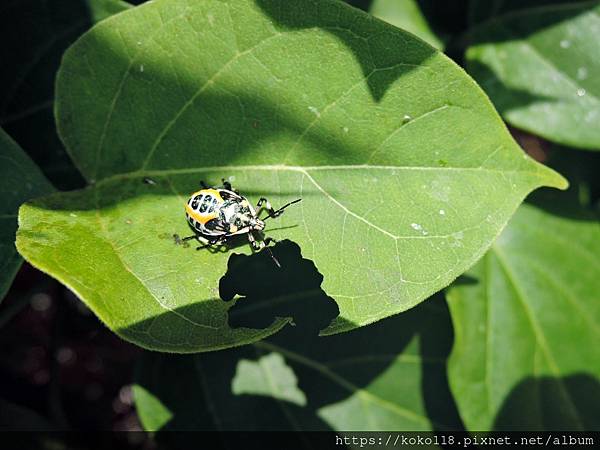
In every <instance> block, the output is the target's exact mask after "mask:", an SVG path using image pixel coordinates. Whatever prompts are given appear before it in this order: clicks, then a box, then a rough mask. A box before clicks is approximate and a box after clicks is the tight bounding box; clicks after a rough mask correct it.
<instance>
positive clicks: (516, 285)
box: [492, 245, 585, 430]
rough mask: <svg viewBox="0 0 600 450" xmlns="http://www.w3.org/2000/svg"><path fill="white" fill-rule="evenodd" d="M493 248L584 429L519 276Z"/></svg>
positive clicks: (493, 246)
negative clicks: (518, 278)
mask: <svg viewBox="0 0 600 450" xmlns="http://www.w3.org/2000/svg"><path fill="white" fill-rule="evenodd" d="M492 250H493V252H494V254H495V255H496V257H497V259H498V262H499V263H500V264H499V265H500V268H501V269H502V271H503V272H504V274H505V276H506V279H507V280H508V282H509V284H510V285H511V286H512V288H513V290H514V292H515V294H516V298H517V299H518V300H519V303H520V305H521V307H522V308H523V311H524V312H525V316H526V317H527V319H528V321H529V323H530V325H531V329H532V330H533V333H534V336H535V338H536V343H537V344H538V345H537V346H536V347H539V348H540V349H541V350H542V352H543V354H544V356H545V359H546V362H547V363H548V366H549V367H550V370H551V371H552V373H553V374H554V376H555V377H556V380H557V383H558V386H559V387H560V391H561V392H562V394H563V398H564V399H565V400H566V404H567V405H568V408H569V409H570V413H571V416H572V417H573V419H574V420H575V422H576V423H577V425H578V427H579V429H580V430H584V429H585V428H584V425H583V421H582V420H581V416H580V414H579V411H578V409H577V407H576V406H575V403H574V401H573V398H572V396H571V393H570V392H569V390H568V389H567V387H566V386H565V384H564V381H563V380H562V378H561V371H560V369H559V367H558V365H557V363H556V360H555V359H554V356H553V354H552V352H551V351H550V348H549V346H548V342H547V341H546V337H545V335H544V333H543V331H542V328H541V327H540V326H539V324H538V322H537V320H536V319H535V315H534V314H533V311H531V308H530V306H529V304H528V303H527V300H526V296H525V294H524V293H523V291H522V289H521V286H520V285H519V283H518V282H517V277H516V276H515V274H514V272H513V270H512V269H511V267H510V264H509V263H508V260H507V258H506V256H505V255H504V253H503V251H502V250H500V248H499V247H498V245H492Z"/></svg>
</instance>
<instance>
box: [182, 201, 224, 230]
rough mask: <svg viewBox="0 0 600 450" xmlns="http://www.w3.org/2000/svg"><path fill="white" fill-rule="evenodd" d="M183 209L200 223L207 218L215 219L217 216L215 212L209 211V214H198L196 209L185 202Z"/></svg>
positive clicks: (206, 220)
mask: <svg viewBox="0 0 600 450" xmlns="http://www.w3.org/2000/svg"><path fill="white" fill-rule="evenodd" d="M185 210H186V212H187V213H188V214H189V215H190V217H191V218H192V219H194V220H196V222H200V223H201V224H202V225H204V224H205V223H206V222H208V221H209V220H212V219H216V218H217V214H215V213H211V214H200V213H199V212H198V211H195V210H194V209H193V208H192V207H191V206H190V205H188V204H187V203H186V204H185Z"/></svg>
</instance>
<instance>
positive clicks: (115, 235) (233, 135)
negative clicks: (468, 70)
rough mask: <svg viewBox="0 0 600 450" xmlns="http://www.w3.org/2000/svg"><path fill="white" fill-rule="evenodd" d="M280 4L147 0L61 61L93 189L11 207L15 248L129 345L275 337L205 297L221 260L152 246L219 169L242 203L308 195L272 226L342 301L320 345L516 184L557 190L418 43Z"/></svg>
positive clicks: (393, 309) (463, 237)
mask: <svg viewBox="0 0 600 450" xmlns="http://www.w3.org/2000/svg"><path fill="white" fill-rule="evenodd" d="M280 5H281V3H279V2H277V1H263V0H261V1H252V0H244V1H236V2H222V1H204V2H197V1H184V0H162V1H156V2H152V3H150V4H145V5H142V6H140V7H137V8H134V9H132V10H130V11H126V12H124V13H122V14H119V15H118V16H114V17H112V18H109V19H106V20H105V21H104V22H102V23H100V24H99V25H98V26H96V27H95V28H94V29H93V30H92V31H91V32H89V33H87V34H86V35H85V36H84V37H82V38H81V39H80V40H79V41H78V42H77V43H76V44H75V45H74V46H73V47H71V48H70V49H69V51H68V52H67V53H66V55H65V58H64V62H63V65H62V68H61V70H60V73H59V76H58V84H57V92H58V102H57V107H56V111H57V118H58V125H59V129H60V133H61V136H62V138H63V140H64V142H65V143H66V144H67V147H68V149H69V151H70V153H71V155H72V157H73V159H74V161H75V162H76V163H77V165H78V166H79V168H80V169H81V171H82V172H83V173H84V174H85V176H86V177H87V178H88V179H89V180H90V181H93V182H94V184H93V185H92V186H91V187H90V188H88V189H86V190H83V191H80V192H75V193H69V194H59V195H56V196H52V197H49V198H46V199H43V200H41V201H37V202H34V203H31V204H28V205H26V206H24V207H23V209H22V210H21V231H20V233H19V239H18V246H19V249H20V251H21V253H22V254H23V255H24V256H25V257H26V258H27V259H28V260H29V261H30V262H31V263H32V264H34V265H35V266H37V267H39V268H40V269H42V270H43V271H45V272H47V273H49V274H51V275H53V276H55V277H57V278H58V279H60V280H61V281H62V282H63V283H65V284H67V285H68V286H70V287H71V288H72V289H73V290H74V291H75V292H77V293H78V294H79V295H80V297H81V298H82V299H83V300H84V301H85V302H86V303H87V304H88V305H89V306H90V307H91V308H92V309H93V310H94V311H95V312H96V313H97V314H98V315H99V316H100V317H101V318H102V319H103V320H104V321H105V322H106V323H107V325H108V326H109V327H111V328H112V329H114V330H117V332H119V333H120V334H121V335H122V336H123V337H125V338H126V339H129V340H131V341H133V342H136V343H138V344H139V345H142V346H145V347H149V348H153V349H159V350H170V351H198V350H209V349H215V348H222V347H225V346H231V345H235V344H240V343H243V342H248V341H250V340H253V339H258V338H259V337H261V336H264V335H265V334H267V333H271V332H273V331H275V329H277V328H278V327H280V326H283V322H281V321H280V322H277V323H276V324H274V325H273V327H274V328H271V329H270V330H266V331H264V332H262V333H258V332H253V333H250V332H249V331H248V330H236V331H235V332H233V331H232V330H231V329H230V328H229V327H228V326H227V324H226V322H227V320H226V318H227V309H228V305H227V304H225V303H224V302H222V301H220V300H219V299H218V298H217V297H218V296H217V291H216V288H217V286H218V280H219V278H220V277H221V276H222V275H223V274H224V273H225V271H226V265H227V259H228V257H229V254H228V253H223V252H221V253H219V252H217V253H216V254H215V253H211V252H208V251H206V252H195V251H193V250H191V249H185V248H177V247H175V246H174V245H173V242H172V240H170V239H168V238H167V239H160V237H164V236H167V237H168V236H171V235H172V234H173V233H178V234H181V235H184V234H188V233H189V229H188V226H187V224H186V222H185V219H184V215H183V203H184V202H185V200H186V197H187V195H188V194H189V193H190V192H192V191H194V190H195V189H197V187H198V182H199V180H201V179H204V180H205V181H207V182H209V183H210V182H213V183H215V182H218V180H220V179H221V177H229V178H230V180H232V182H233V183H234V184H235V185H236V186H237V187H238V188H239V189H240V190H241V192H242V193H244V194H247V195H248V196H249V198H250V200H251V201H253V202H256V201H257V199H258V198H259V196H262V195H264V196H267V197H269V198H270V199H271V201H272V202H273V203H274V204H275V205H281V204H283V203H284V202H287V201H290V200H292V199H296V198H299V197H300V198H302V199H303V201H302V203H300V204H299V205H294V206H293V207H291V208H289V209H288V210H287V211H286V214H285V215H284V216H283V217H282V218H281V219H278V220H276V221H272V222H270V227H271V229H270V230H269V231H268V234H269V235H271V236H272V237H275V238H285V237H287V238H289V239H291V240H293V241H295V242H297V243H298V244H300V245H301V246H302V249H303V252H304V256H305V257H308V258H311V259H313V260H314V262H315V263H316V265H317V268H318V270H319V271H320V272H321V273H322V274H323V276H324V281H323V288H324V289H325V290H326V291H327V293H328V294H329V295H331V296H332V297H334V298H335V300H336V301H337V303H338V304H339V307H340V317H339V318H338V319H337V320H335V321H334V322H333V323H332V324H331V325H330V326H329V327H328V328H327V329H326V330H325V331H324V333H325V334H331V333H336V332H341V331H346V330H349V329H352V328H355V327H357V326H361V325H366V324H368V323H371V322H374V321H376V320H379V319H382V318H384V317H387V316H390V315H392V314H396V313H399V312H402V311H405V310H407V309H409V308H411V307H412V306H414V305H416V304H417V303H419V302H420V301H422V300H424V299H425V298H427V297H428V296H430V295H431V294H432V293H434V292H436V291H438V290H439V289H441V288H442V287H444V286H446V285H447V284H449V283H450V282H451V281H452V280H453V279H454V278H456V277H457V276H458V275H459V274H461V273H462V272H463V271H465V270H466V269H467V268H468V267H470V266H471V265H472V264H473V263H474V262H475V261H476V260H477V259H478V258H479V257H480V256H481V255H482V254H483V253H484V252H485V249H486V248H487V247H488V246H489V245H490V243H491V241H492V240H493V239H494V238H495V237H496V236H497V235H498V233H499V232H500V230H501V229H502V227H503V226H504V224H505V223H506V221H507V220H508V218H509V217H510V215H511V214H512V213H513V211H514V210H515V209H516V208H517V206H518V204H519V203H520V202H521V200H522V199H523V197H524V196H525V195H527V193H528V192H530V191H531V190H532V189H535V188H536V187H538V186H540V185H549V186H557V187H563V186H564V184H565V181H564V180H563V179H562V178H561V177H560V176H559V175H557V174H556V173H554V172H552V171H551V170H549V169H547V168H545V167H543V166H541V165H539V164H537V163H535V162H534V161H533V160H531V159H530V158H528V157H527V156H526V155H525V154H523V152H522V151H521V150H520V149H519V147H518V146H517V145H516V144H515V142H514V141H513V140H512V138H511V137H510V135H509V134H508V133H507V131H506V129H505V127H504V125H503V124H502V122H501V120H500V119H499V117H498V116H497V114H496V112H495V111H494V110H493V108H492V106H491V104H490V103H489V102H488V100H487V99H486V98H485V96H484V95H483V93H482V92H481V91H480V90H479V89H478V87H477V86H476V85H475V84H474V83H473V82H472V80H471V79H470V78H468V77H467V76H466V75H465V73H464V72H463V71H462V70H461V69H460V68H459V67H458V66H456V65H455V64H454V63H452V62H451V61H450V60H449V59H448V58H446V57H445V56H444V55H443V54H441V53H439V52H436V51H435V50H434V49H433V48H431V47H430V46H429V45H427V44H425V43H423V42H422V41H420V40H417V39H415V38H413V37H412V36H411V35H408V34H406V33H405V32H402V31H401V30H398V29H397V28H394V27H392V26H390V25H388V24H386V23H384V22H381V21H379V20H376V19H373V18H372V17H371V16H369V15H368V14H365V13H362V12H360V11H358V10H356V9H354V8H351V7H349V6H347V5H345V4H343V3H341V2H336V1H329V0H322V1H318V2H312V1H308V0H299V1H294V2H291V3H289V4H288V3H286V7H285V8H280ZM145 177H152V179H153V180H154V182H153V183H150V184H146V183H144V182H143V180H144V179H145ZM238 249H239V250H240V251H243V252H248V251H249V249H248V247H247V246H244V245H242V246H241V247H238Z"/></svg>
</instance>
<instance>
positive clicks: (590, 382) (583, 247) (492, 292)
mask: <svg viewBox="0 0 600 450" xmlns="http://www.w3.org/2000/svg"><path fill="white" fill-rule="evenodd" d="M562 214H563V215H559V214H556V212H555V214H552V213H551V212H548V211H546V210H544V209H539V208H537V207H533V206H530V205H523V206H522V207H521V208H520V209H519V210H518V211H517V213H516V214H515V216H514V217H513V218H512V219H511V222H510V224H509V226H508V227H507V228H506V230H505V231H504V232H503V233H502V235H501V236H500V238H498V240H497V241H496V242H495V243H494V245H493V246H492V249H491V250H490V251H489V252H488V253H487V254H486V256H485V257H484V258H483V259H482V260H481V261H480V262H479V263H478V264H477V265H476V266H475V267H474V268H473V269H472V270H471V271H469V272H468V275H469V276H470V277H471V278H470V279H467V280H466V281H465V283H463V284H460V285H457V286H454V287H452V288H451V289H450V291H449V293H448V300H449V305H450V311H451V314H452V320H453V323H454V326H455V333H456V339H455V344H454V348H453V350H452V355H451V358H450V361H449V378H450V384H451V388H452V391H453V393H454V396H455V398H456V401H457V403H458V405H459V410H460V413H461V416H462V418H463V420H464V421H465V424H466V426H467V428H468V429H471V430H488V429H491V428H496V429H509V430H514V429H525V430H533V429H546V430H576V429H580V430H582V429H583V430H589V429H596V430H597V429H600V419H599V418H600V384H599V383H598V378H599V377H600V347H598V345H597V343H598V339H599V338H600V326H599V325H598V324H599V323H600V297H599V295H600V256H599V255H600V224H599V223H598V218H597V217H595V216H591V215H590V216H588V215H585V214H583V213H581V212H580V213H578V214H576V213H573V212H572V211H571V212H569V211H563V212H562Z"/></svg>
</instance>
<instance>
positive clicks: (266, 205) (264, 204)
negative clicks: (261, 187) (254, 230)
mask: <svg viewBox="0 0 600 450" xmlns="http://www.w3.org/2000/svg"><path fill="white" fill-rule="evenodd" d="M256 208H257V211H256V215H257V216H259V215H260V212H261V211H262V210H263V209H266V210H267V212H268V213H269V216H271V217H277V215H278V214H277V215H276V214H275V213H276V211H275V210H274V209H273V206H272V205H271V202H270V201H269V200H267V199H266V198H264V197H261V198H260V200H258V203H257V204H256Z"/></svg>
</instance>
